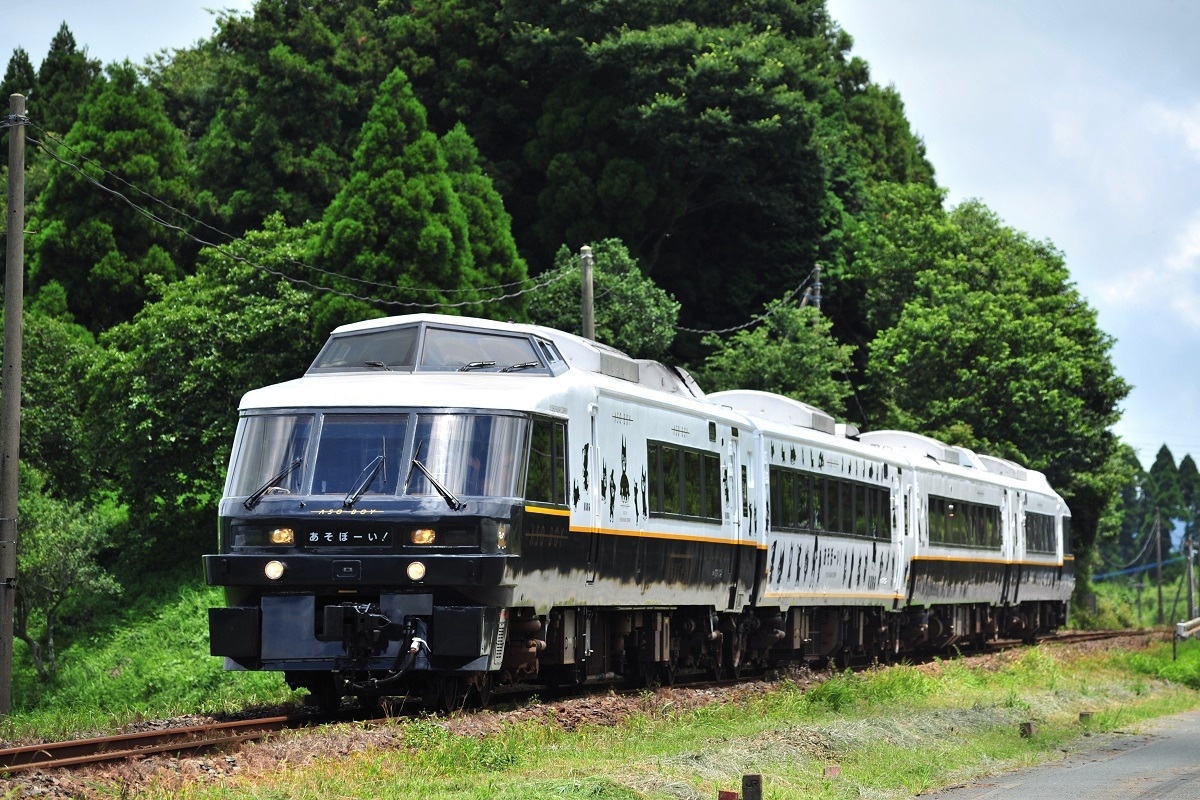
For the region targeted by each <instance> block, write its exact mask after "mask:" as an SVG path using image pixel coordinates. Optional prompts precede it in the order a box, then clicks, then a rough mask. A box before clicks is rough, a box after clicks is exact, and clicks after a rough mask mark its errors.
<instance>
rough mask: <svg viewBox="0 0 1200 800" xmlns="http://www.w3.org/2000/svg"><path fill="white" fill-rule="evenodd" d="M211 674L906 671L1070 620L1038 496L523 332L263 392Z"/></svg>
mask: <svg viewBox="0 0 1200 800" xmlns="http://www.w3.org/2000/svg"><path fill="white" fill-rule="evenodd" d="M238 414H239V416H238V423H237V429H236V433H235V436H234V440H233V444H232V452H231V456H230V463H229V469H228V473H227V479H226V484H225V487H224V492H223V496H222V497H221V499H220V502H219V509H218V547H217V552H215V553H212V554H209V555H205V556H203V564H204V574H205V580H206V582H207V583H208V584H209V585H212V586H220V587H223V588H224V603H223V604H222V605H220V606H219V607H214V608H210V609H209V639H210V652H211V654H212V655H213V656H217V657H222V658H224V665H225V668H226V669H228V670H272V671H281V672H283V673H284V676H285V678H286V681H287V683H288V685H289V686H291V687H293V688H295V689H303V690H307V691H308V693H309V694H310V695H311V698H312V700H313V701H314V702H315V703H316V704H318V705H320V706H322V707H329V708H331V707H336V706H337V705H339V704H340V703H341V702H342V700H343V698H347V697H357V698H358V699H359V700H361V701H364V702H369V701H371V700H372V699H376V698H382V697H385V696H403V697H414V698H419V699H421V700H422V701H423V702H427V703H429V704H430V705H432V706H435V707H438V708H443V709H448V708H454V707H459V706H462V705H466V704H475V705H485V704H486V703H488V702H489V700H490V699H491V697H492V692H493V690H495V689H498V688H500V687H504V686H506V685H535V686H537V685H545V686H575V685H581V684H585V683H600V682H613V683H615V682H634V683H636V684H640V685H658V684H669V683H671V682H673V681H675V680H677V679H679V678H680V677H682V676H684V675H697V676H701V675H707V676H710V677H713V678H721V677H737V676H740V675H741V674H742V673H743V672H744V671H746V670H756V671H757V670H777V669H779V668H782V667H786V666H789V665H829V664H832V665H835V666H837V665H843V666H844V665H850V664H853V663H857V662H872V661H880V662H888V661H892V660H894V659H897V658H908V657H911V656H913V655H915V654H920V653H929V652H942V651H947V650H949V649H953V648H963V647H967V648H977V647H980V648H981V647H985V646H986V645H987V643H988V642H989V641H992V640H995V639H998V638H1005V639H1008V638H1016V639H1023V640H1026V641H1033V640H1034V639H1036V637H1039V636H1043V635H1046V634H1048V633H1050V632H1052V631H1054V630H1055V629H1057V628H1058V627H1060V626H1062V625H1063V624H1065V622H1066V621H1067V613H1068V605H1069V600H1070V596H1071V592H1072V590H1073V588H1074V584H1075V577H1074V560H1073V557H1072V554H1071V533H1070V523H1071V514H1070V511H1069V509H1068V508H1067V505H1066V503H1065V502H1064V501H1063V498H1062V497H1061V496H1060V495H1059V494H1058V493H1057V492H1055V491H1054V489H1053V488H1052V487H1051V486H1050V484H1049V483H1048V481H1047V480H1046V478H1045V476H1044V475H1043V474H1042V473H1040V472H1038V471H1035V470H1032V469H1028V468H1026V467H1023V466H1021V465H1019V464H1017V463H1014V462H1013V461H1011V460H1006V459H1002V458H997V457H993V456H988V455H984V454H980V453H976V452H973V451H971V450H969V449H966V448H963V447H957V446H952V445H949V444H946V443H944V442H941V441H939V440H936V439H933V438H930V437H927V436H923V435H920V434H917V433H912V432H906V431H886V430H885V431H874V432H861V431H859V430H857V429H856V428H855V427H854V426H852V425H848V424H845V423H839V422H837V421H836V420H835V419H834V418H833V417H832V416H830V415H829V414H826V413H825V412H823V411H822V410H820V409H819V408H816V407H814V406H811V405H809V404H806V403H803V402H799V401H796V400H794V399H791V398H788V397H784V396H781V395H776V394H770V393H766V392H760V391H751V390H734V391H719V392H713V393H705V392H704V391H703V390H702V389H701V388H700V387H699V386H698V385H697V383H696V381H695V380H693V379H692V377H691V376H690V375H689V374H688V373H687V372H686V371H685V370H683V369H679V368H675V367H671V366H668V365H666V364H663V363H660V362H657V361H650V360H644V359H635V358H631V357H629V356H628V355H626V354H625V353H623V352H621V351H619V350H617V349H615V348H612V347H609V346H607V345H605V344H602V343H600V342H596V341H592V340H590V339H585V338H583V337H580V336H576V335H573V334H569V333H565V332H562V331H558V330H554V329H551V328H548V327H542V326H538V325H530V324H516V323H506V322H497V321H491V320H485V319H474V318H469V317H458V316H447V315H440V314H413V315H404V316H394V317H387V318H380V319H372V320H367V321H362V322H357V323H353V324H349V325H343V326H341V327H338V328H336V329H335V330H333V331H332V333H331V334H330V336H329V338H328V340H327V341H326V342H325V344H324V345H323V347H322V348H321V349H320V351H319V352H318V354H317V355H316V357H315V359H314V360H313V362H312V364H311V366H310V367H309V368H308V369H307V371H306V372H305V373H304V374H303V375H302V376H301V377H299V378H297V379H294V380H290V381H286V382H283V383H279V384H275V385H271V386H266V387H263V388H259V389H255V390H252V391H250V392H248V393H247V394H246V395H245V396H244V397H243V398H242V400H241V403H240V406H239V412H238Z"/></svg>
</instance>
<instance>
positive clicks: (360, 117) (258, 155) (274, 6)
mask: <svg viewBox="0 0 1200 800" xmlns="http://www.w3.org/2000/svg"><path fill="white" fill-rule="evenodd" d="M387 5H388V4H377V3H370V2H365V0H346V2H338V3H297V2H293V1H292V0H260V2H257V3H255V6H254V13H253V14H252V15H249V16H244V17H240V16H233V15H223V16H221V17H219V18H218V20H217V27H218V30H217V33H216V34H215V35H214V37H213V39H212V40H211V43H210V44H208V45H207V46H206V48H205V52H206V53H207V52H208V51H209V50H210V49H211V50H212V52H213V53H214V55H216V56H219V57H215V58H214V60H213V61H211V62H208V63H198V61H197V60H196V59H191V58H179V57H177V58H176V59H174V66H173V67H172V68H169V69H168V74H164V76H163V77H162V78H161V79H156V82H157V81H158V80H161V81H163V82H166V83H174V82H175V80H176V79H175V77H174V76H175V74H176V73H179V72H184V73H187V72H191V73H192V74H190V75H185V76H182V78H183V80H186V81H187V84H186V85H187V86H188V87H190V88H189V89H188V91H187V95H190V96H191V97H196V98H197V99H200V100H202V101H203V102H204V105H205V108H211V109H212V113H211V124H209V125H208V126H207V129H206V131H205V132H204V134H203V136H201V137H200V139H199V141H198V143H197V146H196V163H197V165H198V173H199V181H200V183H201V185H203V186H204V187H205V188H206V191H207V192H209V195H208V196H206V197H205V198H204V200H205V203H206V204H208V205H211V206H212V207H213V208H214V209H215V211H216V213H217V214H218V218H219V219H220V220H221V223H222V226H223V227H225V228H227V229H229V230H232V232H234V233H235V234H238V235H240V234H241V233H242V232H244V231H246V230H248V229H251V228H256V227H258V226H259V225H260V224H261V222H262V220H263V219H264V218H265V217H266V216H267V215H269V214H271V213H274V212H280V213H283V214H284V216H285V218H286V219H287V221H288V223H289V224H292V225H299V224H302V223H304V222H306V221H308V220H313V219H318V218H320V216H321V214H322V212H323V211H324V209H325V207H326V206H327V205H328V204H329V202H330V201H331V200H332V199H333V198H334V196H335V195H336V194H337V192H338V190H339V189H341V187H342V184H343V183H344V181H345V180H346V177H347V175H348V168H349V165H350V159H351V155H352V153H353V152H354V149H355V147H356V146H357V144H358V132H359V130H360V128H361V127H362V125H363V123H364V122H365V120H366V116H367V111H368V110H369V109H370V108H371V105H372V104H373V103H374V100H375V95H376V92H377V91H378V87H379V84H380V82H381V81H382V80H383V79H384V77H385V76H386V75H387V74H388V72H389V71H390V70H391V69H392V67H393V64H392V60H391V56H390V53H391V52H392V51H393V49H394V48H393V45H392V44H391V43H390V36H389V23H388V19H389V18H390V16H391V14H392V13H394V12H393V11H392V10H391V9H389V8H387V7H386V6H387ZM214 92H216V94H213V93H214ZM214 100H215V101H216V102H215V103H213V101H214ZM214 106H215V107H214ZM175 108H177V109H178V110H179V116H178V117H176V121H177V124H179V125H181V126H184V125H187V126H188V127H189V128H191V127H193V124H192V123H193V122H194V120H192V119H190V117H189V116H188V115H187V109H186V108H185V107H181V106H175Z"/></svg>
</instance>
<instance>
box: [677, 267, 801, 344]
mask: <svg viewBox="0 0 1200 800" xmlns="http://www.w3.org/2000/svg"><path fill="white" fill-rule="evenodd" d="M816 274H817V268H816V267H813V270H812V272H810V273H808V277H806V278H805V279H804V280H802V281H800V284H799V285H798V286H797V287H796V288H795V289H792V291H790V292H788V294H787V295H785V296H784V298H783V301H782V302H780V303H779V304H778V305H777V306H776V307H775V308H773V309H770V310H768V311H766V312H765V313H763V314H759V315H757V316H754V317H751V318H750V321H749V322H744V323H742V324H741V325H735V326H733V327H732V328H719V329H712V330H706V329H703V328H685V327H684V326H682V325H676V326H675V330H677V331H683V332H684V333H716V334H722V333H735V332H737V331H741V330H745V329H746V328H752V327H754V326H755V325H758V324H759V323H760V322H764V321H766V320H767V319H769V318H770V317H771V316H772V315H773V314H775V313H776V312H777V311H781V310H783V306H785V305H787V304H788V303H790V302H791V301H792V300H794V299H795V297H796V295H798V294H800V292H801V290H803V289H804V287H805V286H807V285H808V283H809V281H811V280H812V279H813V276H814V275H816Z"/></svg>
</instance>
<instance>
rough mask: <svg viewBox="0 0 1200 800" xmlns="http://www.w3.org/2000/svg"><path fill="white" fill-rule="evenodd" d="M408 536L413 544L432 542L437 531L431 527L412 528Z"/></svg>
mask: <svg viewBox="0 0 1200 800" xmlns="http://www.w3.org/2000/svg"><path fill="white" fill-rule="evenodd" d="M408 538H409V541H411V542H412V543H413V544H433V543H434V542H436V541H437V531H435V530H434V529H433V528H414V529H413V531H412V533H410V534H409V535H408Z"/></svg>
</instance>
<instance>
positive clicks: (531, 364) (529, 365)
mask: <svg viewBox="0 0 1200 800" xmlns="http://www.w3.org/2000/svg"><path fill="white" fill-rule="evenodd" d="M540 366H541V364H539V363H538V362H536V361H522V362H521V363H520V364H509V365H508V366H507V367H505V368H504V369H502V370H500V371H501V372H520V371H521V370H523V369H536V368H537V367H540Z"/></svg>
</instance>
